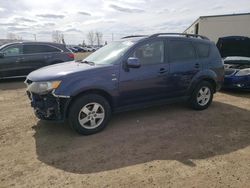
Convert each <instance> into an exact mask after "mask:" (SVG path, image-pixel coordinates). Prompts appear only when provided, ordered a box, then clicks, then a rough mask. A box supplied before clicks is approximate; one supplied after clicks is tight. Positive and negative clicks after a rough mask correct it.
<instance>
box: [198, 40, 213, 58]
mask: <svg viewBox="0 0 250 188" xmlns="http://www.w3.org/2000/svg"><path fill="white" fill-rule="evenodd" d="M195 48H196V50H197V53H198V56H199V58H207V57H208V56H209V50H210V48H209V45H208V44H202V43H195Z"/></svg>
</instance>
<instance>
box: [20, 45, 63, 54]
mask: <svg viewBox="0 0 250 188" xmlns="http://www.w3.org/2000/svg"><path fill="white" fill-rule="evenodd" d="M48 52H60V50H59V49H57V48H55V47H52V46H49V45H24V46H23V53H24V54H34V53H48Z"/></svg>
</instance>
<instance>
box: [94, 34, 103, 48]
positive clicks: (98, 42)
mask: <svg viewBox="0 0 250 188" xmlns="http://www.w3.org/2000/svg"><path fill="white" fill-rule="evenodd" d="M95 36H96V41H97V45H98V46H100V45H101V44H102V36H103V34H102V33H101V32H98V31H97V32H95Z"/></svg>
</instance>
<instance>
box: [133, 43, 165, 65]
mask: <svg viewBox="0 0 250 188" xmlns="http://www.w3.org/2000/svg"><path fill="white" fill-rule="evenodd" d="M133 57H137V58H138V59H139V60H140V62H141V64H142V65H144V64H155V63H163V62H164V42H163V41H156V42H151V43H148V44H144V45H142V46H140V47H138V48H136V49H135V51H134V52H133Z"/></svg>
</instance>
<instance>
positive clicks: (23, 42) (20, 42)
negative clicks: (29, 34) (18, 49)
mask: <svg viewBox="0 0 250 188" xmlns="http://www.w3.org/2000/svg"><path fill="white" fill-rule="evenodd" d="M13 44H47V45H53V46H64V45H65V44H61V43H55V42H39V41H15V42H9V43H5V44H3V45H0V46H1V48H2V47H5V46H8V45H13Z"/></svg>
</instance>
